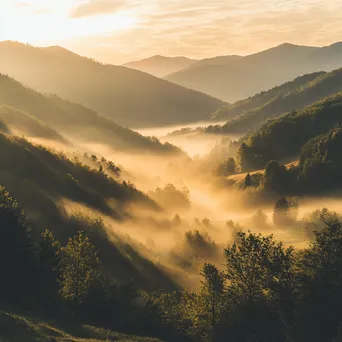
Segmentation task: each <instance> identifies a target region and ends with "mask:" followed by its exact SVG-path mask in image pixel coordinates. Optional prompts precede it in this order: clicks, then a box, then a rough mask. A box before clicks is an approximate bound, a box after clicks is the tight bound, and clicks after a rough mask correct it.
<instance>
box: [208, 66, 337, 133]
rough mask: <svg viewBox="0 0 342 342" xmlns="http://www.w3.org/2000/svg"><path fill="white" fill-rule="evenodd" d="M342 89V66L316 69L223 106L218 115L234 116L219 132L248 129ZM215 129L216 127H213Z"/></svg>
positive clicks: (251, 129) (253, 128)
mask: <svg viewBox="0 0 342 342" xmlns="http://www.w3.org/2000/svg"><path fill="white" fill-rule="evenodd" d="M340 91H342V69H338V70H334V71H332V72H330V73H324V72H321V73H314V74H309V75H305V76H303V77H299V78H297V79H295V80H294V81H292V82H289V83H286V84H284V85H282V86H279V87H276V88H273V89H271V90H269V91H267V92H263V93H260V94H258V95H256V96H254V97H252V98H249V99H247V100H244V101H240V102H237V103H236V104H234V105H232V106H231V107H225V108H226V109H224V108H222V109H220V110H219V111H218V112H216V114H215V115H218V117H220V118H223V116H227V117H231V119H230V120H229V121H228V122H227V123H226V124H225V125H223V126H222V127H221V128H220V127H217V131H218V132H222V133H246V132H248V131H253V130H255V129H257V128H259V127H261V125H262V124H263V123H265V122H266V121H267V120H268V119H272V118H276V117H278V116H280V115H281V114H284V113H287V112H290V111H292V110H300V109H302V108H304V107H305V106H308V105H310V104H312V103H314V102H316V101H318V100H320V99H323V98H325V97H327V96H330V95H333V94H336V93H339V92H340ZM211 131H213V129H211Z"/></svg>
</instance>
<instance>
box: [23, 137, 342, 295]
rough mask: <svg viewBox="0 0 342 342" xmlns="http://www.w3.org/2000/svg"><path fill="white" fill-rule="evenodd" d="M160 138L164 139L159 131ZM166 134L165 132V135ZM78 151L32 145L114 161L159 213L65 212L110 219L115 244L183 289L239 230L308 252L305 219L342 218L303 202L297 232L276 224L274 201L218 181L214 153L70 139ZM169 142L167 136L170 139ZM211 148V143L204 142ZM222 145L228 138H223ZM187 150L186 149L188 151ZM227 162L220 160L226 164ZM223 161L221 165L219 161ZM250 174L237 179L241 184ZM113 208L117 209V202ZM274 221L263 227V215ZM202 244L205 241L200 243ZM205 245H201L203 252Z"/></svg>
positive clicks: (332, 203) (137, 209)
mask: <svg viewBox="0 0 342 342" xmlns="http://www.w3.org/2000/svg"><path fill="white" fill-rule="evenodd" d="M154 133H157V131H156V132H154ZM164 133H165V132H163V134H164ZM65 139H66V140H68V141H72V144H63V143H61V142H56V141H54V140H51V139H50V140H49V139H37V138H30V140H31V141H33V142H35V143H40V144H43V145H45V146H48V147H49V148H54V149H55V150H56V151H61V150H62V151H64V153H66V154H67V155H68V156H69V157H70V158H74V157H75V156H78V157H79V158H81V160H82V161H83V162H84V163H86V164H88V166H89V167H91V168H98V165H97V164H96V161H95V162H94V161H91V160H90V158H85V157H84V156H85V155H87V156H96V160H100V159H101V158H105V159H106V160H110V161H113V162H114V163H115V165H116V166H118V167H119V168H120V170H121V174H120V175H119V176H117V175H114V174H109V176H111V177H115V179H116V180H117V181H119V182H123V181H126V182H131V183H133V184H134V186H135V187H136V188H137V189H139V190H142V191H143V192H144V193H145V194H147V195H148V196H149V197H150V198H151V199H152V200H153V201H155V203H156V204H157V205H158V206H159V208H160V209H159V210H157V211H156V210H151V209H149V208H147V207H146V206H142V205H141V204H138V203H136V202H134V201H132V202H130V203H126V204H125V206H124V208H120V210H123V211H124V212H126V213H128V216H126V218H125V219H124V220H120V221H118V220H117V219H115V218H113V217H110V216H107V215H105V214H103V213H101V212H99V211H96V210H94V209H93V208H90V207H87V206H85V205H84V204H82V203H75V202H72V201H70V200H68V199H60V201H59V203H58V205H59V206H61V208H63V211H64V212H65V213H66V214H67V215H68V216H69V217H73V216H75V215H76V216H80V215H81V216H82V217H93V218H97V219H100V220H102V222H103V224H104V226H105V229H106V232H107V235H108V237H109V239H110V240H111V241H112V242H113V243H114V244H115V245H121V244H125V243H129V244H130V245H131V246H133V247H134V249H135V250H136V251H138V252H139V253H140V254H141V255H143V256H144V257H145V258H146V259H148V260H150V261H151V262H152V263H154V264H155V265H156V266H157V267H158V268H159V269H160V270H162V271H163V272H165V273H166V274H167V275H168V276H169V277H171V278H172V279H173V280H174V281H175V282H176V283H178V284H179V285H180V286H182V287H185V288H188V289H192V290H196V289H198V286H199V285H200V281H199V280H200V279H199V277H200V276H199V271H200V269H201V267H202V265H203V263H204V262H208V261H210V262H212V263H214V264H216V265H217V267H218V268H221V267H222V263H223V253H222V251H223V248H224V247H225V246H227V244H231V243H233V242H234V241H235V237H236V233H237V232H238V231H239V230H242V231H246V232H247V231H248V230H250V231H253V232H256V233H262V234H265V235H269V234H273V235H274V237H275V238H276V239H277V240H280V241H282V242H284V244H285V245H286V246H290V245H292V246H294V247H296V248H299V249H302V248H306V247H307V246H308V245H309V243H310V237H309V236H308V234H307V233H306V231H305V224H306V223H305V222H306V221H305V220H306V218H307V217H308V215H310V214H311V213H312V212H313V211H315V210H316V209H321V208H322V207H328V208H329V209H331V210H333V211H336V212H342V201H341V199H340V198H339V197H335V199H332V198H331V197H329V199H327V198H324V199H323V198H314V197H307V198H299V199H297V200H298V205H299V206H298V208H299V210H298V213H297V217H296V221H295V222H294V223H293V227H288V226H287V227H278V226H275V225H274V223H273V210H274V202H271V201H252V200H251V196H250V194H249V193H246V192H245V191H244V190H241V189H240V188H238V187H226V186H221V185H220V184H221V183H220V182H218V178H217V176H215V175H214V174H213V166H214V165H215V163H213V160H214V159H213V157H212V154H211V152H212V150H215V146H216V148H217V145H220V140H217V141H216V142H215V146H214V148H213V149H210V147H209V146H208V150H207V152H206V153H202V154H201V155H199V154H197V155H196V157H191V156H189V155H188V156H179V155H177V156H168V157H165V156H158V155H139V154H130V153H127V152H121V151H118V150H115V149H114V148H112V147H111V146H109V145H104V144H93V143H84V142H82V141H77V140H76V139H74V138H72V137H70V136H66V137H65ZM165 139H167V137H165ZM197 139H198V143H199V145H200V144H206V143H207V137H205V136H204V137H203V141H201V140H200V137H198V138H197ZM220 139H222V138H220ZM179 147H181V148H184V149H186V146H185V145H184V146H183V145H180V146H179ZM220 158H221V157H219V158H218V159H220ZM217 162H218V161H217ZM243 177H244V176H243V175H241V176H236V179H235V181H241V180H242V179H243ZM107 204H108V206H110V207H112V208H113V209H117V208H116V205H117V204H116V202H115V201H108V203H107ZM260 211H262V213H263V214H264V215H265V217H266V219H265V220H264V221H262V222H260V220H259V221H258V217H257V215H258V212H260ZM199 241H200V242H199ZM197 244H199V245H197Z"/></svg>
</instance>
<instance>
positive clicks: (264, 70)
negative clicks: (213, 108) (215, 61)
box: [165, 43, 342, 103]
mask: <svg viewBox="0 0 342 342" xmlns="http://www.w3.org/2000/svg"><path fill="white" fill-rule="evenodd" d="M341 58H342V43H335V44H333V45H330V46H326V47H321V48H319V47H308V46H297V45H293V44H288V43H285V44H282V45H279V46H277V47H274V48H271V49H268V50H265V51H262V52H259V53H255V54H252V55H249V56H245V57H241V58H236V59H235V60H233V61H232V62H231V63H229V64H221V65H203V66H201V67H196V68H188V69H185V70H181V71H179V72H176V73H174V74H171V75H168V76H167V77H165V79H167V80H169V81H171V82H174V83H176V84H179V85H182V86H184V87H188V88H190V89H195V90H198V91H201V92H204V93H206V94H210V95H212V96H215V97H217V98H220V99H222V100H225V101H227V102H229V103H233V102H236V101H239V100H242V99H244V98H247V97H249V96H252V95H254V94H257V93H259V92H261V91H263V90H268V89H270V88H272V87H275V86H277V85H279V84H282V83H284V82H287V81H290V80H292V79H294V78H295V77H298V76H300V75H304V74H307V73H313V72H316V71H322V70H323V71H331V70H333V69H337V68H339V67H341V66H342V61H341V60H342V59H341Z"/></svg>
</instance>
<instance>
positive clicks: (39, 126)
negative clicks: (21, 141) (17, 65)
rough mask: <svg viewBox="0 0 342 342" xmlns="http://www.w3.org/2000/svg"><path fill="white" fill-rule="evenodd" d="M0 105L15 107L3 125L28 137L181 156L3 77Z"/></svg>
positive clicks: (4, 116)
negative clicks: (62, 139)
mask: <svg viewBox="0 0 342 342" xmlns="http://www.w3.org/2000/svg"><path fill="white" fill-rule="evenodd" d="M0 104H2V105H7V106H11V107H12V109H11V111H12V113H11V114H10V115H9V114H8V111H9V108H8V107H7V109H6V108H3V109H2V110H1V112H2V114H1V116H0V119H1V120H2V122H3V124H4V125H10V126H12V128H14V129H17V130H19V133H20V132H21V133H24V134H25V135H28V136H37V137H45V138H56V137H58V135H60V133H65V134H66V135H68V136H70V137H72V138H76V139H80V140H82V141H85V142H97V143H103V144H108V145H110V146H111V147H112V148H114V149H118V150H121V151H130V152H140V153H141V152H143V153H148V152H152V153H160V154H163V153H179V152H180V151H179V149H177V148H176V147H174V146H172V145H170V144H164V145H163V144H161V143H160V142H159V141H158V140H157V139H155V138H148V137H143V136H142V135H140V134H138V133H136V132H134V131H132V130H130V129H128V128H124V127H121V126H119V125H117V124H115V123H114V122H113V121H111V120H110V119H106V118H105V117H103V116H101V115H99V114H97V113H96V112H95V111H93V110H91V109H88V108H86V107H84V106H83V105H81V104H75V103H71V102H69V101H66V100H63V99H61V98H60V97H58V96H56V95H42V94H40V93H37V92H35V91H33V90H32V89H29V88H27V87H25V86H23V85H22V84H20V83H18V82H17V81H15V80H13V79H11V78H10V77H8V76H4V75H0ZM13 108H17V109H18V110H14V109H13ZM13 111H15V113H13ZM6 113H7V114H6ZM28 121H30V124H29V122H28ZM53 131H58V132H59V133H58V134H57V133H53ZM60 139H61V137H60V136H59V139H58V140H60Z"/></svg>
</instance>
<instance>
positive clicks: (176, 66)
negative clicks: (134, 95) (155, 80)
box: [123, 55, 198, 77]
mask: <svg viewBox="0 0 342 342" xmlns="http://www.w3.org/2000/svg"><path fill="white" fill-rule="evenodd" d="M197 62H198V61H197V60H195V59H190V58H187V57H182V56H180V57H166V56H160V55H156V56H152V57H149V58H145V59H142V60H139V61H133V62H129V63H126V64H124V65H123V66H125V67H127V68H131V69H135V70H140V71H143V72H147V73H149V74H151V75H154V76H156V77H164V76H166V75H169V74H172V73H174V72H177V71H180V70H183V69H186V68H187V67H190V66H191V65H194V64H196V63H197Z"/></svg>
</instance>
